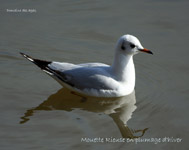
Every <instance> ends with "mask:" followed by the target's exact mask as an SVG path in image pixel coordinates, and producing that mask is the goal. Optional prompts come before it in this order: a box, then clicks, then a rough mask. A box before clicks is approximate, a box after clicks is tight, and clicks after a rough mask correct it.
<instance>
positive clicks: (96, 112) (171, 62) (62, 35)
mask: <svg viewBox="0 0 189 150" xmlns="http://www.w3.org/2000/svg"><path fill="white" fill-rule="evenodd" d="M188 4H189V2H188V1H185V0H180V1H174V0H172V1H161V0H160V1H155V0H141V1H135V0H134V1H132V2H131V1H127V0H126V1H124V0H120V1H113V0H109V1H99V0H95V1H87V0H79V1H67V0H64V1H59V0H54V1H50V0H49V1H44V0H41V1H35V0H27V1H13V0H7V1H4V2H1V6H0V19H1V22H0V30H1V32H0V70H1V74H0V77H1V78H0V81H1V82H0V83H1V87H0V120H1V121H0V129H1V131H0V139H1V140H0V147H1V149H3V150H9V149H19V150H20V149H40V150H41V149H45V150H46V149H58V150H59V149H108V150H109V149H134V150H135V149H157V150H159V149H166V150H173V149H183V150H186V149H189V146H188V144H187V140H188V138H189V136H188V131H189V130H188V123H189V119H188V114H189V110H188V106H189V102H188V98H189V96H188V92H189V88H188V86H187V83H188V81H189V80H188V74H189V65H188V54H189V52H188V46H187V43H188V31H189V30H188V29H189V28H188V26H189V18H188V17H187V14H188ZM7 9H35V10H36V11H37V12H34V13H29V12H28V13H26V12H20V13H19V12H15V13H13V12H7ZM126 33H129V34H133V35H135V36H137V37H138V38H139V39H140V41H141V43H142V44H143V46H144V47H146V48H148V49H151V50H152V51H153V52H154V55H153V56H151V55H146V54H139V55H137V56H135V58H134V61H135V67H136V88H135V92H133V93H132V94H131V95H128V96H126V97H122V98H116V99H99V98H91V97H88V98H87V99H83V98H82V97H79V96H76V95H73V94H71V93H70V92H69V91H67V90H65V89H62V87H61V86H60V85H59V84H58V83H57V82H56V81H54V80H53V79H51V78H50V77H49V76H47V75H46V74H45V73H43V72H42V71H40V70H39V69H38V68H37V67H35V66H34V65H33V64H32V63H30V62H28V61H26V60H25V59H23V58H22V57H21V56H20V55H19V52H20V51H22V52H25V53H27V54H29V55H31V56H33V57H36V58H40V59H46V60H56V61H66V62H73V63H84V62H104V63H107V64H111V63H112V59H113V54H114V46H115V43H116V41H117V39H118V38H119V37H120V36H121V35H123V34H126ZM122 137H124V138H136V137H141V138H142V139H152V138H162V139H163V138H164V137H169V138H172V139H176V138H180V139H182V141H181V142H171V140H170V141H169V142H160V143H158V144H155V143H156V142H148V143H147V142H140V143H138V144H136V143H134V142H115V143H114V142H103V143H102V142H97V143H94V142H82V141H81V139H82V138H91V139H92V138H101V139H103V138H104V139H105V138H116V139H119V138H122Z"/></svg>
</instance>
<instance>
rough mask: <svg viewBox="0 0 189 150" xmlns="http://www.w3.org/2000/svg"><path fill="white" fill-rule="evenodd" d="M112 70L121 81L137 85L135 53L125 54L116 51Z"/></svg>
mask: <svg viewBox="0 0 189 150" xmlns="http://www.w3.org/2000/svg"><path fill="white" fill-rule="evenodd" d="M112 71H113V73H114V75H115V77H116V79H117V80H118V81H120V82H123V83H127V84H131V85H132V86H134V85H135V67H134V63H133V55H124V54H120V53H118V52H116V54H115V58H114V61H113V64H112Z"/></svg>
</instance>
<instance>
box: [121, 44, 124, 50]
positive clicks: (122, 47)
mask: <svg viewBox="0 0 189 150" xmlns="http://www.w3.org/2000/svg"><path fill="white" fill-rule="evenodd" d="M121 49H122V50H125V46H124V42H123V43H122V44H121Z"/></svg>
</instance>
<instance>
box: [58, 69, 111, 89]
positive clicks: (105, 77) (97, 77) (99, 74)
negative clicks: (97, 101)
mask: <svg viewBox="0 0 189 150" xmlns="http://www.w3.org/2000/svg"><path fill="white" fill-rule="evenodd" d="M61 74H62V77H63V78H64V79H63V80H64V82H66V83H67V84H69V85H71V86H73V87H75V88H77V89H80V90H82V89H86V88H87V89H105V90H110V89H111V90H112V89H113V86H112V84H110V82H109V80H110V79H111V78H110V76H109V74H108V73H107V72H106V71H105V68H98V67H96V68H95V67H92V68H88V67H82V68H76V69H73V70H68V71H64V72H62V73H61Z"/></svg>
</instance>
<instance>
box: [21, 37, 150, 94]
mask: <svg viewBox="0 0 189 150" xmlns="http://www.w3.org/2000/svg"><path fill="white" fill-rule="evenodd" d="M139 52H146V53H149V54H153V53H152V52H151V51H150V50H148V49H146V48H143V46H142V45H141V43H140V42H139V40H138V39H137V38H136V37H135V36H132V35H128V34H127V35H123V36H122V37H120V39H119V40H118V42H117V45H116V47H115V56H114V61H113V63H112V65H111V66H110V65H107V64H103V63H84V64H72V63H66V62H54V61H44V60H39V59H34V58H32V57H30V56H28V55H26V54H24V53H20V54H21V55H23V56H24V57H25V58H27V59H28V60H29V61H31V62H33V63H34V64H36V65H37V66H38V67H40V68H41V69H42V70H43V71H44V72H46V73H47V74H49V75H50V76H51V77H53V78H54V79H55V80H57V81H58V82H59V83H60V84H61V85H62V86H63V87H65V88H68V89H70V90H71V91H74V92H77V93H80V94H82V95H88V96H95V97H121V96H125V95H128V94H130V93H132V91H133V90H134V87H135V67H134V63H133V56H134V55H135V54H137V53H139Z"/></svg>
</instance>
